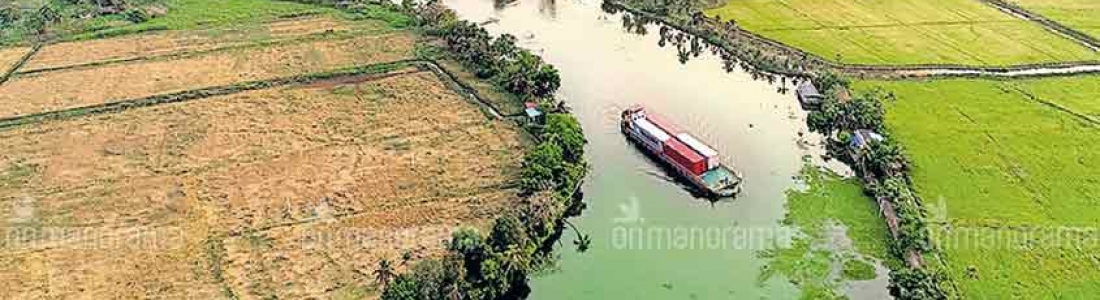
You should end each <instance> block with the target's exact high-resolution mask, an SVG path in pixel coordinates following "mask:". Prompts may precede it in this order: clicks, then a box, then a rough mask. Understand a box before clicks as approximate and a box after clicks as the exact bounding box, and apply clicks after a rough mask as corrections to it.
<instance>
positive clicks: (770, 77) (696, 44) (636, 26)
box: [600, 1, 803, 94]
mask: <svg viewBox="0 0 1100 300" xmlns="http://www.w3.org/2000/svg"><path fill="white" fill-rule="evenodd" d="M600 8H601V9H603V11H604V12H605V13H608V14H610V15H619V16H620V17H621V18H622V25H623V31H624V32H627V33H630V34H636V35H647V34H649V30H650V27H651V26H657V27H658V33H659V34H660V39H659V40H658V42H657V46H659V47H661V48H665V47H667V46H669V45H671V46H672V48H673V49H674V50H675V51H676V58H677V59H678V60H679V61H680V63H681V64H687V62H688V61H690V60H691V59H693V58H698V57H699V56H700V55H702V53H703V51H705V50H709V51H710V52H711V53H712V54H714V55H715V56H717V57H719V58H720V59H721V60H722V69H723V70H725V71H726V72H727V73H732V72H734V71H737V69H740V70H741V71H744V72H746V73H748V74H750V75H751V76H752V78H753V79H754V80H763V81H766V82H768V84H770V85H773V86H775V87H776V91H777V92H779V93H782V94H786V93H788V92H790V90H791V87H792V86H795V85H797V84H798V83H799V82H800V80H803V78H801V77H799V76H787V75H784V74H779V73H774V72H768V71H765V70H762V69H760V68H758V67H756V66H761V65H769V64H780V65H782V66H783V67H784V68H788V69H793V68H795V64H793V63H791V62H790V61H787V60H783V61H781V62H776V61H775V60H776V59H775V58H773V57H768V56H766V55H764V54H763V53H761V52H760V51H759V50H755V49H751V48H737V51H738V52H739V53H733V52H731V51H729V50H727V49H726V48H722V47H719V46H718V45H716V44H714V43H711V42H710V41H707V40H706V39H704V38H702V37H699V36H697V35H693V34H690V33H687V32H684V31H682V30H679V29H677V28H675V27H672V26H669V25H667V24H665V23H663V22H661V21H660V20H657V19H654V18H651V17H649V16H646V15H643V14H637V13H633V12H631V11H628V10H624V9H622V8H620V7H619V6H617V5H615V4H613V3H610V2H607V1H604V2H603V4H602V5H600ZM738 57H749V58H750V60H759V61H756V62H755V63H754V61H750V60H742V59H738ZM788 83H789V84H788Z"/></svg>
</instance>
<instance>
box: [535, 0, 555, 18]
mask: <svg viewBox="0 0 1100 300" xmlns="http://www.w3.org/2000/svg"><path fill="white" fill-rule="evenodd" d="M539 13H540V14H542V15H543V16H545V17H547V18H550V19H557V18H558V1H557V0H539Z"/></svg>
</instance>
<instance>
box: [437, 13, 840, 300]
mask: <svg viewBox="0 0 1100 300" xmlns="http://www.w3.org/2000/svg"><path fill="white" fill-rule="evenodd" d="M444 3H446V4H447V5H448V6H450V7H452V8H453V9H455V10H456V11H458V13H459V15H460V16H461V17H462V18H464V19H466V20H470V21H474V22H486V28H487V29H488V30H489V31H490V32H492V33H494V34H502V33H508V34H512V35H515V36H516V37H518V38H519V41H520V44H521V46H523V47H525V48H528V49H531V50H533V51H535V52H536V53H538V54H540V55H542V57H543V58H544V59H546V60H547V61H548V62H550V63H552V64H554V65H555V66H557V68H558V69H559V70H560V71H561V75H562V87H561V90H560V91H559V92H558V96H559V97H560V98H561V99H563V100H565V101H566V102H567V103H568V104H569V106H570V107H571V108H572V109H573V111H574V113H575V114H576V116H577V118H578V119H579V120H580V122H581V124H582V126H583V127H584V130H585V133H586V134H587V136H588V139H589V145H588V155H589V161H590V162H591V164H592V173H591V175H590V177H589V179H588V181H587V183H586V186H585V187H584V190H585V196H586V197H585V199H586V200H585V201H586V202H587V203H588V208H587V209H586V210H585V211H584V214H583V215H582V216H581V217H579V218H576V219H574V220H572V221H573V223H574V224H576V225H577V226H578V227H580V228H581V230H583V231H585V232H586V233H588V234H590V235H591V237H592V240H593V244H592V248H591V249H590V250H589V251H588V252H587V253H576V252H575V251H572V247H571V245H570V244H569V243H570V242H571V241H572V240H573V239H574V236H573V235H572V233H571V232H570V233H568V234H567V235H566V236H565V237H563V240H562V241H563V245H564V246H563V249H562V251H560V252H561V256H562V259H561V261H560V263H559V269H560V270H558V271H557V272H554V273H551V274H547V275H542V276H539V277H536V278H535V279H533V281H532V288H533V290H534V291H533V294H532V297H531V298H532V299H789V298H795V297H797V290H796V289H795V288H794V287H793V286H792V285H791V284H789V283H787V282H785V280H782V279H773V280H769V281H766V282H760V280H759V279H758V277H759V273H760V270H761V267H762V266H763V264H764V261H762V260H761V259H759V258H758V257H757V255H756V254H757V251H758V250H760V249H762V248H765V247H768V246H769V245H767V244H766V243H765V242H764V241H766V240H768V238H769V237H771V236H776V235H775V234H777V232H778V234H779V235H778V236H780V237H782V234H783V233H784V231H776V230H775V229H777V228H778V223H779V220H780V219H781V218H782V217H783V214H784V209H783V206H784V201H785V196H784V191H786V190H788V189H790V188H792V187H794V185H795V181H794V178H793V177H794V176H795V175H797V174H798V171H799V170H800V168H801V167H802V165H803V162H802V158H803V156H806V155H812V154H814V153H813V152H814V151H818V150H811V149H818V148H819V147H807V146H804V145H800V144H802V143H805V142H800V141H802V140H803V138H801V135H802V133H805V132H807V130H806V128H805V121H804V116H805V113H804V112H803V111H801V110H800V109H799V108H798V104H797V102H796V101H795V97H794V95H793V94H781V93H779V92H777V86H776V85H772V84H769V83H768V82H766V81H760V80H754V79H753V78H752V76H751V75H749V74H748V73H745V72H741V71H734V72H732V73H727V72H726V71H724V70H723V68H722V63H721V60H720V59H719V58H717V57H715V56H713V55H711V54H709V53H703V54H702V55H700V56H699V57H696V58H693V59H691V60H690V61H688V62H687V63H685V64H681V63H680V61H679V59H678V57H677V52H676V51H675V50H674V49H670V48H662V47H659V46H658V41H659V35H658V34H657V33H658V31H659V28H658V27H657V26H656V25H648V26H646V29H647V30H646V31H648V32H649V34H647V35H637V34H632V33H626V32H624V30H623V20H622V17H621V16H620V15H612V14H607V13H605V12H603V11H602V10H601V9H600V3H599V1H593V0H585V1H564V2H554V1H546V0H541V1H540V0H520V1H517V2H513V3H494V2H493V1H489V0H445V1H444ZM704 52H705V51H704ZM634 103H639V104H643V105H645V106H647V107H648V108H649V109H651V110H654V111H657V112H659V113H661V114H663V115H664V116H665V117H666V118H667V119H670V120H671V121H673V122H674V123H677V124H678V125H680V126H681V127H683V128H684V129H686V130H688V131H690V132H692V133H694V134H695V135H696V136H698V137H700V138H701V139H702V140H704V141H706V142H707V143H709V144H711V146H713V147H714V148H715V149H717V150H718V151H719V152H721V153H722V155H723V156H724V161H725V162H726V163H727V164H728V165H731V166H732V167H733V168H735V169H737V170H738V171H740V172H742V173H743V175H744V176H745V181H746V186H745V190H744V192H743V193H742V195H741V196H740V197H738V198H736V199H733V200H726V201H720V202H717V203H711V202H708V201H704V200H700V199H695V198H693V197H692V196H691V195H690V194H689V193H688V192H686V191H685V190H684V189H682V188H681V187H679V186H677V185H676V184H675V183H672V182H669V181H668V180H667V179H665V178H662V177H663V175H662V174H664V172H663V171H662V170H661V169H659V168H657V167H656V166H655V165H654V163H653V162H651V161H650V160H649V159H648V158H646V157H645V156H643V155H642V154H641V153H640V152H639V151H638V150H637V149H636V148H635V147H634V146H633V145H631V144H629V143H628V142H627V141H626V139H625V138H624V137H623V136H622V134H621V133H620V132H619V130H618V124H617V120H618V119H617V118H618V114H619V112H620V111H621V110H622V109H623V108H625V107H627V106H629V105H631V104H634ZM693 229H694V230H696V231H694V232H692V230H693ZM765 230H767V232H765ZM750 231H751V232H753V233H754V234H752V238H748V239H745V238H743V237H745V236H747V235H748V232H750ZM639 232H641V233H644V234H646V235H653V234H657V235H661V236H663V237H664V238H662V237H654V236H638V235H637V233H639ZM654 232H656V233H654ZM714 232H720V237H718V236H719V235H715V234H713V233H714ZM677 239H679V240H677ZM684 239H687V240H686V241H685V240H684ZM780 240H782V238H780ZM750 242H751V243H750Z"/></svg>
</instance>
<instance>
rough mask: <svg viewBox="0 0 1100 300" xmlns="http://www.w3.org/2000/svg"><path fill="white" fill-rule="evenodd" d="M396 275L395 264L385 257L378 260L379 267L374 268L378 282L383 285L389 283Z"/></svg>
mask: <svg viewBox="0 0 1100 300" xmlns="http://www.w3.org/2000/svg"><path fill="white" fill-rule="evenodd" d="M395 275H396V274H394V272H393V264H391V263H390V261H389V260H387V259H385V258H383V259H381V260H378V269H375V270H374V280H375V281H376V282H378V284H381V285H382V286H387V285H389V284H390V280H392V279H393V277H394V276H395Z"/></svg>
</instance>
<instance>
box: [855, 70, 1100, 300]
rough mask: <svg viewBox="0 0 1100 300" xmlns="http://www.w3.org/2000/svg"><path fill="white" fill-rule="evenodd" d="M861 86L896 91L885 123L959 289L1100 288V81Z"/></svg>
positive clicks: (1002, 295)
mask: <svg viewBox="0 0 1100 300" xmlns="http://www.w3.org/2000/svg"><path fill="white" fill-rule="evenodd" d="M858 86H859V87H860V88H863V89H866V88H870V87H873V86H879V87H883V88H886V89H888V90H890V91H893V92H894V93H896V94H897V96H898V100H897V101H896V102H895V103H893V104H891V105H889V108H888V114H887V121H888V124H889V128H890V131H891V133H892V137H893V138H896V139H899V140H900V141H901V143H902V144H903V145H905V147H906V148H907V150H908V153H909V155H910V157H911V159H912V161H913V165H914V170H913V172H912V175H913V179H914V184H915V186H916V189H917V192H918V193H919V194H920V195H921V197H922V198H923V200H924V202H925V203H924V205H925V206H926V207H927V208H928V209H929V211H930V213H931V219H932V220H930V221H932V222H933V223H934V224H935V225H933V226H932V228H933V231H934V234H935V240H936V242H937V246H938V247H940V249H941V253H942V254H943V256H944V258H945V260H946V264H947V269H948V273H949V274H950V275H951V278H952V279H953V280H954V282H955V283H956V284H957V285H958V287H959V290H960V293H961V294H962V296H964V297H965V298H968V299H1089V298H1092V297H1094V295H1096V294H1097V293H1100V283H1098V282H1100V254H1098V253H1100V242H1098V239H1100V231H1097V227H1096V226H1097V224H1100V210H1097V209H1096V207H1097V204H1098V203H1097V201H1100V171H1097V170H1100V119H1098V118H1100V102H1096V99H1100V77H1098V76H1078V77H1062V78H1043V79H1021V80H1003V81H1002V80H982V79H944V80H923V81H878V82H861V83H859V84H858ZM1056 297H1061V298H1056Z"/></svg>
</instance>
